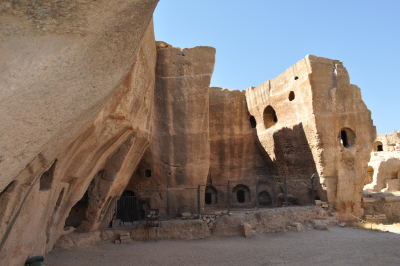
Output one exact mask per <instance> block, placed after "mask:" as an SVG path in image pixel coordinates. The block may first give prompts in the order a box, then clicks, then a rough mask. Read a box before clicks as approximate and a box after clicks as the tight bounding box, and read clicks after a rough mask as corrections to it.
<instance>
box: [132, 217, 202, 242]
mask: <svg viewBox="0 0 400 266" xmlns="http://www.w3.org/2000/svg"><path fill="white" fill-rule="evenodd" d="M161 223H162V225H161V227H160V228H158V239H160V240H162V239H201V238H205V237H209V236H210V230H209V229H208V226H207V223H206V222H204V221H203V220H174V221H167V222H161ZM147 229H148V228H147V227H146V226H145V225H143V224H140V225H138V227H137V229H134V230H132V231H131V237H132V239H133V240H139V241H146V240H147V233H148V232H147ZM149 230H150V232H149V233H150V240H155V239H156V230H157V229H156V228H155V227H151V228H149Z"/></svg>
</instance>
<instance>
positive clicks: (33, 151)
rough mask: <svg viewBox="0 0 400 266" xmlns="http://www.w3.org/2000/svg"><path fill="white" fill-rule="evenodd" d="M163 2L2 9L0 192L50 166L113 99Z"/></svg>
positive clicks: (70, 3) (7, 4)
mask: <svg viewBox="0 0 400 266" xmlns="http://www.w3.org/2000/svg"><path fill="white" fill-rule="evenodd" d="M157 2H158V0H133V1H124V2H123V3H122V2H119V1H116V0H115V1H77V0H70V1H63V2H62V3H61V4H55V3H54V4H52V3H48V1H35V2H30V1H18V2H12V3H11V2H4V3H1V4H0V10H1V13H2V16H1V18H0V23H1V25H2V26H1V27H2V30H1V32H0V40H1V41H0V50H1V53H2V60H1V62H0V80H2V82H1V85H0V101H1V106H0V113H1V116H0V124H1V125H2V126H1V129H0V133H1V136H2V137H1V139H0V147H1V148H0V150H1V154H0V173H1V178H0V191H2V190H3V189H4V188H5V187H6V186H7V185H9V184H10V182H12V181H13V180H15V177H16V176H17V175H18V174H19V173H20V172H21V171H22V170H24V169H26V168H27V167H28V165H29V163H31V162H32V161H33V160H40V161H41V162H42V164H43V165H44V166H47V165H49V164H51V163H52V161H53V160H54V158H55V157H56V156H57V155H58V154H59V152H60V151H61V150H62V148H63V147H64V145H65V143H66V142H67V141H68V140H69V139H71V137H72V136H74V134H76V133H77V132H78V130H80V129H81V128H82V127H83V126H84V125H85V124H86V123H88V122H89V120H90V119H92V117H93V116H94V115H96V114H97V113H98V112H99V111H100V110H101V109H102V108H103V107H104V106H105V104H106V103H107V102H108V101H109V100H110V98H111V97H112V95H113V94H114V93H115V91H116V89H117V88H118V86H119V85H120V84H121V82H122V81H123V79H124V78H125V76H126V75H127V73H128V72H129V69H130V68H131V67H132V64H133V62H134V60H135V58H136V55H137V52H138V49H139V46H140V43H141V41H142V39H143V36H144V32H145V31H146V29H147V27H148V26H149V22H150V20H151V17H152V14H153V10H154V8H155V7H156V4H157ZM39 154H40V158H38V156H39Z"/></svg>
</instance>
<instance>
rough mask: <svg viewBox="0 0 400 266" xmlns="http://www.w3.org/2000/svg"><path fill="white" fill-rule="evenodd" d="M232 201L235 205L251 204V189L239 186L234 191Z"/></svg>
mask: <svg viewBox="0 0 400 266" xmlns="http://www.w3.org/2000/svg"><path fill="white" fill-rule="evenodd" d="M232 200H233V202H234V203H250V202H251V196H250V189H249V187H248V186H246V185H242V184H240V185H237V186H235V187H234V188H233V190H232Z"/></svg>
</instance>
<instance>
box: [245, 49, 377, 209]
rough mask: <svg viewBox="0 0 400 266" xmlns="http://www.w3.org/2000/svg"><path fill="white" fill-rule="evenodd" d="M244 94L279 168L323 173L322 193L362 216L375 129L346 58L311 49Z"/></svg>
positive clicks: (280, 171) (305, 174) (285, 172)
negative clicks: (320, 54) (352, 81)
mask: <svg viewBox="0 0 400 266" xmlns="http://www.w3.org/2000/svg"><path fill="white" fill-rule="evenodd" d="M246 99H247V104H248V107H249V112H250V114H251V115H252V116H254V118H255V120H256V121H257V136H258V138H259V141H260V144H261V145H262V147H263V148H264V149H265V151H266V154H265V156H266V160H267V161H270V162H272V167H274V168H276V170H277V174H278V175H280V176H283V175H286V176H287V177H288V178H290V177H311V176H312V175H313V174H316V175H319V176H320V181H321V185H322V186H320V185H317V193H318V194H319V197H320V198H321V199H323V200H328V201H329V202H335V204H336V208H337V209H338V210H340V211H341V212H352V213H354V214H356V215H358V216H360V215H361V214H362V209H361V208H360V206H361V193H362V187H363V181H364V177H365V175H366V170H367V168H366V163H367V162H368V161H369V158H370V151H371V149H372V143H373V140H374V139H375V136H376V130H375V127H374V126H373V124H372V119H371V112H370V111H369V110H368V109H367V107H366V106H365V104H364V102H363V101H362V99H361V93H360V89H359V88H358V87H357V86H355V85H352V84H350V80H349V75H348V73H347V71H346V69H345V68H344V66H343V64H342V62H340V61H338V60H331V59H326V58H322V57H316V56H312V55H308V56H307V57H306V58H305V59H303V60H301V61H299V62H298V63H297V64H295V65H294V66H293V67H291V68H289V69H288V70H286V71H285V72H284V73H283V74H281V75H280V76H279V77H277V78H275V79H273V80H270V81H267V82H265V83H263V84H261V85H260V86H258V87H256V88H253V87H252V88H249V89H247V90H246ZM336 177H337V178H336ZM303 191H304V190H303ZM304 192H305V191H304Z"/></svg>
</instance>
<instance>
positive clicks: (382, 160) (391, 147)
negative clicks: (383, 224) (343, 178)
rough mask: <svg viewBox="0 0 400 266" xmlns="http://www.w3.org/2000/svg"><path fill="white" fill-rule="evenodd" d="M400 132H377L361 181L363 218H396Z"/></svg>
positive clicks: (399, 192)
mask: <svg viewBox="0 0 400 266" xmlns="http://www.w3.org/2000/svg"><path fill="white" fill-rule="evenodd" d="M399 178H400V133H398V132H393V133H390V134H380V135H377V137H376V139H375V141H374V146H373V150H372V153H371V160H370V162H369V163H368V168H367V175H366V177H365V181H364V192H363V194H362V196H363V197H362V206H363V208H364V210H365V219H366V220H374V219H376V218H377V217H379V215H381V216H382V215H385V218H387V219H388V220H389V221H392V222H397V221H399V219H400V215H399V214H400V179H399Z"/></svg>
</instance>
